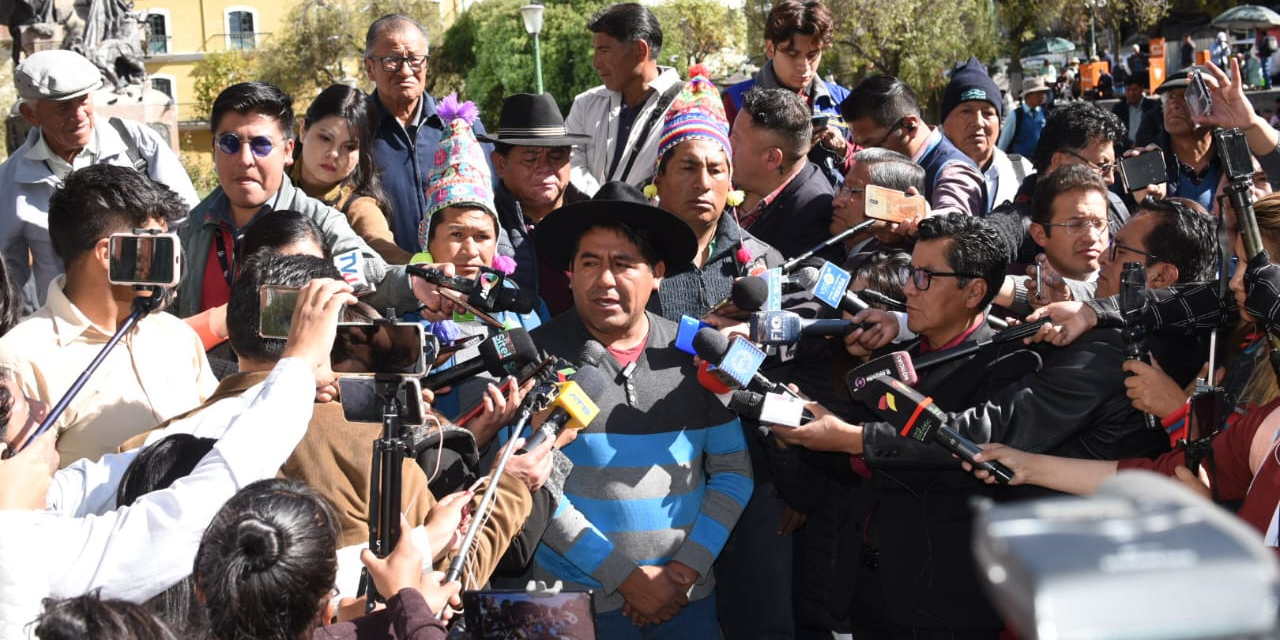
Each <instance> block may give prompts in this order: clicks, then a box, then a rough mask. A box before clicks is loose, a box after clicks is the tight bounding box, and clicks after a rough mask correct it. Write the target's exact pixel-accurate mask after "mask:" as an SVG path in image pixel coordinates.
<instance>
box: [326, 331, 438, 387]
mask: <svg viewBox="0 0 1280 640" xmlns="http://www.w3.org/2000/svg"><path fill="white" fill-rule="evenodd" d="M432 344H436V343H435V341H434V337H433V340H432ZM426 349H427V340H426V336H425V332H424V331H423V328H422V325H420V324H418V323H416V322H410V323H403V324H391V323H384V322H379V323H339V324H338V334H337V336H336V337H335V338H334V340H333V350H332V351H331V352H330V354H329V359H330V366H331V367H332V368H333V372H334V373H363V374H379V373H381V374H389V375H398V376H422V375H426V373H427V366H426V360H427V359H426V357H425V356H426V353H425V352H426ZM431 351H432V353H431V358H430V359H431V360H435V351H436V349H435V348H432V349H431Z"/></svg>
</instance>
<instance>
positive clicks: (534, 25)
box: [520, 2, 543, 95]
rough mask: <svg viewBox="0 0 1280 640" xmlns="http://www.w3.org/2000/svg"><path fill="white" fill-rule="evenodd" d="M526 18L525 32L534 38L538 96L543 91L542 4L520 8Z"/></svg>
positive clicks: (534, 61)
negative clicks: (540, 43) (540, 42)
mask: <svg viewBox="0 0 1280 640" xmlns="http://www.w3.org/2000/svg"><path fill="white" fill-rule="evenodd" d="M520 17H522V18H524V30H525V31H527V32H529V35H531V36H533V74H534V76H535V77H536V78H537V80H538V94H539V95H541V94H542V93H543V91H542V48H541V47H539V46H538V34H539V33H542V4H541V3H538V2H534V3H532V4H526V5H524V6H523V7H520Z"/></svg>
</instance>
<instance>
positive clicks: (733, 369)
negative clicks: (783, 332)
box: [693, 327, 797, 396]
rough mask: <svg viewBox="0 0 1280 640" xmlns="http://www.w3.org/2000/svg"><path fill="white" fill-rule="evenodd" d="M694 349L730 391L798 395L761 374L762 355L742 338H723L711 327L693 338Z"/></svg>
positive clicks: (761, 352)
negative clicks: (753, 390) (712, 366)
mask: <svg viewBox="0 0 1280 640" xmlns="http://www.w3.org/2000/svg"><path fill="white" fill-rule="evenodd" d="M693 350H694V352H695V353H697V354H698V357H699V358H702V359H703V360H706V361H707V362H709V363H711V364H712V365H714V366H715V369H712V370H711V372H712V373H713V374H715V376H717V377H718V378H719V379H720V381H721V382H723V383H724V384H725V385H726V386H728V387H731V388H733V389H747V388H751V389H758V390H763V391H773V392H777V393H785V394H788V395H792V396H795V395H797V394H796V393H795V392H794V391H791V390H790V389H788V388H787V387H786V385H783V384H781V383H777V382H774V381H773V380H770V379H769V378H767V377H765V375H764V374H762V373H760V364H761V363H763V362H764V358H765V354H764V352H763V351H761V350H760V348H759V347H757V346H756V345H754V344H752V343H751V341H750V340H748V339H746V338H744V337H742V336H734V337H733V338H732V339H729V338H726V337H725V336H724V334H722V333H720V332H719V331H716V330H715V329H713V328H711V327H703V328H701V329H699V330H698V333H697V334H696V335H694V337H693Z"/></svg>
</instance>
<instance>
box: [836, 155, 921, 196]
mask: <svg viewBox="0 0 1280 640" xmlns="http://www.w3.org/2000/svg"><path fill="white" fill-rule="evenodd" d="M853 161H854V162H855V163H857V164H860V165H864V166H865V167H866V168H867V182H868V184H874V185H876V186H879V187H885V188H887V189H896V190H898V191H906V190H907V188H908V187H915V189H916V192H917V193H924V167H922V166H920V165H918V164H916V163H915V162H913V161H912V160H911V158H908V157H907V156H904V155H902V154H901V153H898V152H897V151H890V150H889V149H882V148H879V147H872V148H868V149H863V150H861V151H859V152H857V153H855V154H853Z"/></svg>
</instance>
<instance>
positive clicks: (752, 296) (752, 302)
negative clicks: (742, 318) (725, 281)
mask: <svg viewBox="0 0 1280 640" xmlns="http://www.w3.org/2000/svg"><path fill="white" fill-rule="evenodd" d="M729 297H730V298H731V299H732V300H733V304H734V305H735V306H737V307H738V308H739V309H742V310H743V311H759V310H760V307H763V306H764V303H765V301H766V300H768V299H769V283H768V282H766V281H765V279H764V278H760V277H757V276H747V277H745V278H741V279H739V280H738V281H737V282H735V283H733V291H732V292H731V293H730V295H729Z"/></svg>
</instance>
